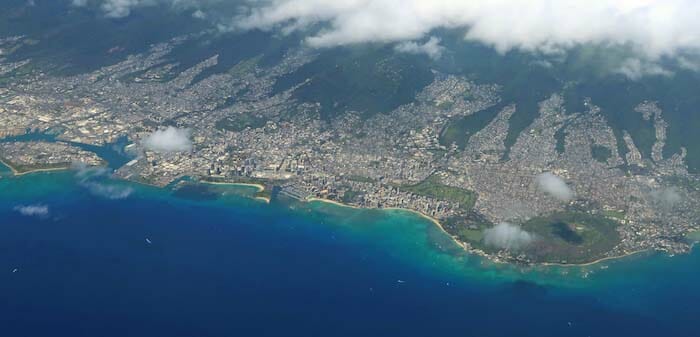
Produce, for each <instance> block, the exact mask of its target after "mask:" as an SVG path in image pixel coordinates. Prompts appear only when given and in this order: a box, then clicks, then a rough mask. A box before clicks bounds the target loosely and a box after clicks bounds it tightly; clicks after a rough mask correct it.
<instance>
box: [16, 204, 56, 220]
mask: <svg viewBox="0 0 700 337" xmlns="http://www.w3.org/2000/svg"><path fill="white" fill-rule="evenodd" d="M14 210H15V211H17V212H19V213H20V214H22V215H25V216H34V217H40V218H44V217H47V216H48V215H49V206H46V205H41V204H36V205H20V206H15V208H14Z"/></svg>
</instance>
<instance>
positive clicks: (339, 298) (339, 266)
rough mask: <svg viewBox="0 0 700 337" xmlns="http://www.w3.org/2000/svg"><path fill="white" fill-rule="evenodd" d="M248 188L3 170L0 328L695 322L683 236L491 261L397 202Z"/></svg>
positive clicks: (697, 271) (404, 329) (694, 327)
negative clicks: (285, 198) (561, 261)
mask: <svg viewBox="0 0 700 337" xmlns="http://www.w3.org/2000/svg"><path fill="white" fill-rule="evenodd" d="M91 179H92V178H91ZM212 190H213V191H214V192H215V193H211V191H212ZM252 193H253V192H252V190H250V189H249V188H248V190H246V188H245V187H222V186H216V187H215V188H214V187H212V188H211V189H210V190H209V191H208V192H207V193H201V194H198V193H196V192H192V193H174V192H173V191H172V190H169V189H158V188H154V187H149V186H142V185H136V184H130V183H126V182H118V181H112V180H110V179H109V178H105V177H102V178H94V179H92V180H90V181H89V182H88V183H86V180H85V179H84V178H83V177H80V176H77V175H76V173H75V172H60V173H49V174H45V173H44V174H29V175H26V176H22V177H11V176H9V175H8V174H5V176H4V177H2V178H0V336H3V337H5V336H6V337H15V336H17V337H20V336H27V337H37V336H70V337H77V336H91V337H93V336H105V337H108V336H115V337H117V336H119V337H124V336H182V337H198V336H202V337H204V336H300V337H301V336H353V337H357V336H382V337H389V336H429V337H432V336H538V337H541V336H557V337H561V336H698V335H700V332H698V324H697V318H698V317H700V307H699V304H698V303H700V288H699V285H700V252H698V251H697V250H696V251H694V252H693V253H692V254H689V255H683V256H674V257H669V256H666V255H663V254H656V253H647V254H640V255H637V256H631V257H628V258H624V259H620V260H616V261H609V262H604V263H601V264H597V265H593V266H588V267H535V268H523V267H515V266H509V265H497V264H492V263H489V262H486V261H484V260H483V259H481V258H479V257H476V256H471V255H468V254H465V253H464V252H462V251H461V250H459V249H458V248H457V247H455V246H454V244H452V243H451V241H450V240H449V238H448V237H446V236H445V234H444V233H442V232H441V231H440V230H439V229H438V228H436V227H435V226H434V225H433V224H432V223H431V222H430V221H428V220H426V219H423V218H421V217H420V216H417V215H415V214H412V213H410V212H406V211H395V210H392V211H388V210H385V211H380V210H358V209H352V208H347V207H342V206H336V205H331V204H326V203H321V202H313V203H308V204H280V203H275V202H273V203H272V204H267V203H265V202H262V201H259V200H253V199H250V198H247V197H245V196H246V195H249V194H252ZM26 206H35V207H37V208H35V209H40V210H43V211H37V212H33V213H32V212H27V211H26V210H27V209H28V208H26ZM22 207H25V208H22ZM23 210H24V213H25V214H23Z"/></svg>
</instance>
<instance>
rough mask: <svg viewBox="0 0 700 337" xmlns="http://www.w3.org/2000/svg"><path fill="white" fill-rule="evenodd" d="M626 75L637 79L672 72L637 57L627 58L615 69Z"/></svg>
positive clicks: (670, 73) (668, 74)
mask: <svg viewBox="0 0 700 337" xmlns="http://www.w3.org/2000/svg"><path fill="white" fill-rule="evenodd" d="M679 62H680V61H679ZM616 72H617V73H619V74H622V75H625V76H627V78H629V79H631V80H639V79H641V78H642V77H645V76H672V75H673V72H671V71H669V70H666V69H664V68H663V67H661V66H660V65H658V64H656V63H654V62H648V61H642V60H640V59H637V58H629V59H627V60H625V61H624V62H622V65H621V66H620V68H618V69H617V71H616Z"/></svg>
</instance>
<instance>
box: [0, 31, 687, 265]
mask: <svg viewBox="0 0 700 337" xmlns="http://www.w3.org/2000/svg"><path fill="white" fill-rule="evenodd" d="M191 38H193V37H192V36H183V37H178V38H176V39H173V40H170V41H168V42H165V43H161V44H157V45H153V46H152V47H151V49H150V50H149V51H148V52H147V53H143V54H138V55H131V56H129V57H128V58H126V59H125V60H123V61H121V62H119V63H116V64H114V65H111V66H107V67H103V68H101V69H99V70H97V71H94V72H89V73H85V74H79V75H71V76H56V75H48V74H45V73H43V72H42V71H40V70H38V68H32V67H31V60H23V61H17V62H10V61H7V59H5V58H4V57H5V56H6V55H10V54H11V53H12V52H13V51H14V50H16V49H17V48H19V46H21V45H22V44H25V43H28V41H27V39H26V38H24V37H21V36H18V37H11V38H4V39H0V77H2V78H3V79H4V80H3V81H2V82H0V138H5V139H8V141H6V142H2V143H0V159H2V161H3V162H4V163H5V164H7V166H9V167H11V168H13V169H14V170H15V171H16V172H26V171H33V170H38V169H51V168H53V169H56V168H64V167H70V166H71V165H72V164H74V163H84V164H87V165H94V166H99V165H104V161H103V159H104V158H102V159H101V158H99V157H97V155H96V154H95V153H93V152H90V151H86V150H85V149H82V148H80V147H79V146H78V145H79V144H87V145H93V146H111V145H112V144H115V143H116V142H117V140H119V139H121V138H123V137H126V138H127V139H128V143H129V145H128V146H127V149H126V150H127V151H128V153H131V154H132V155H133V157H132V158H131V159H132V160H131V161H129V162H128V163H126V164H125V165H123V166H121V167H119V168H116V170H115V172H114V177H118V178H121V179H125V180H130V181H135V182H140V183H146V184H152V185H156V186H163V187H164V186H167V185H169V184H171V183H172V182H174V181H178V180H179V179H181V178H183V177H191V178H193V179H195V180H199V181H208V182H229V183H254V184H260V185H263V186H265V187H266V189H267V190H268V191H272V192H273V193H275V195H276V196H277V197H279V198H287V199H293V200H297V201H301V202H304V201H307V200H310V199H326V200H331V201H337V202H341V203H344V204H348V205H353V206H358V207H366V208H402V209H407V210H412V211H416V212H420V213H421V214H424V215H426V216H428V217H431V218H433V219H436V220H437V221H438V222H439V223H440V224H441V226H442V228H443V229H444V230H445V231H446V232H447V233H449V235H450V236H452V237H453V238H454V239H455V242H457V243H458V244H459V245H461V246H462V247H464V248H465V249H466V250H469V251H471V252H473V253H477V254H481V255H484V256H487V257H489V258H491V259H493V260H497V261H508V262H517V263H523V264H529V263H542V262H546V263H561V264H575V263H588V262H592V261H596V260H600V259H605V258H610V257H618V256H623V255H627V254H631V253H634V252H638V251H644V250H663V251H667V252H669V253H671V254H676V253H684V252H687V251H688V250H689V249H690V248H691V244H692V243H691V241H689V240H687V238H686V236H687V235H688V234H689V233H692V232H694V231H697V230H698V229H699V228H700V227H699V226H700V224H699V223H698V219H700V214H699V212H700V211H699V208H698V205H700V190H699V188H700V179H699V178H698V177H697V176H695V175H693V174H690V173H689V172H688V169H687V164H686V162H685V155H686V152H685V149H682V150H681V151H680V152H678V153H676V154H673V155H670V156H669V155H665V153H664V151H663V149H664V146H665V142H666V140H667V128H668V126H667V122H666V121H665V120H664V112H663V111H662V110H661V109H660V108H659V106H658V105H657V104H655V102H653V101H640V102H639V105H638V107H637V109H636V111H638V113H639V114H640V116H641V117H642V118H643V120H645V121H648V122H650V123H652V124H653V128H654V132H653V133H654V137H655V142H654V145H653V148H652V152H651V156H649V157H646V156H644V155H643V154H642V151H640V150H639V149H638V145H636V144H635V141H634V140H633V138H632V136H630V134H629V133H627V132H626V131H622V137H621V138H622V139H623V140H624V142H620V141H619V140H620V137H619V136H616V134H615V132H616V131H615V130H614V129H613V128H612V127H611V126H610V124H609V123H608V121H607V120H606V118H605V116H604V115H603V114H601V113H600V109H599V108H598V107H597V106H596V102H594V101H591V100H588V101H586V104H585V109H584V111H567V109H566V108H565V101H564V96H563V95H562V94H559V93H553V94H552V95H551V96H550V97H549V98H548V99H546V100H544V101H542V102H540V103H539V115H538V117H537V118H536V119H535V120H534V122H532V123H531V124H530V125H529V126H527V127H526V128H525V129H524V131H523V132H521V133H520V134H519V135H518V136H517V138H516V139H514V142H512V144H508V140H507V139H506V138H507V135H508V129H509V125H510V119H511V116H512V115H513V114H514V112H515V111H517V109H519V107H518V106H517V104H510V103H508V102H502V101H501V97H500V96H499V93H500V90H501V88H500V86H499V84H498V83H493V84H485V83H478V82H475V81H473V80H470V79H468V78H466V77H458V76H454V75H448V74H441V73H435V77H434V78H435V79H434V80H433V82H432V83H431V84H430V85H428V86H427V87H426V88H424V89H422V90H421V91H420V92H419V93H417V95H416V96H415V99H414V100H413V102H411V103H408V104H404V105H402V106H400V107H398V108H396V109H394V110H392V111H384V112H382V113H377V114H366V113H364V112H362V111H345V112H343V113H337V114H334V115H332V116H330V117H328V116H324V115H322V113H321V109H322V106H321V104H320V103H318V104H313V103H308V102H302V101H300V100H297V99H295V97H294V96H293V92H294V90H296V89H297V88H299V87H303V86H306V85H309V84H310V83H309V81H312V80H311V79H309V80H307V81H303V82H301V83H299V84H297V85H296V86H294V87H292V88H291V89H288V90H284V91H281V92H276V91H275V90H274V85H275V82H276V81H277V79H278V78H280V77H281V76H283V75H285V74H290V73H292V72H294V71H295V70H297V69H299V68H300V67H302V66H304V65H305V64H308V63H309V62H311V61H313V60H314V58H315V57H316V56H317V55H316V54H315V53H314V52H313V51H310V50H307V49H303V48H298V49H291V50H290V51H288V52H287V53H286V54H285V55H284V57H283V58H282V60H281V61H280V62H278V63H277V64H275V65H273V66H266V67H262V66H260V65H259V64H258V61H259V60H258V59H257V58H252V59H248V60H245V61H242V62H240V63H238V64H236V65H235V66H233V67H232V68H231V69H229V70H228V71H227V72H223V73H214V74H211V75H208V76H201V75H202V74H204V73H205V72H206V70H207V69H209V68H211V67H214V66H216V65H217V64H218V63H219V55H211V57H210V58H208V59H206V60H204V61H202V62H201V63H199V64H196V65H195V66H194V67H191V68H189V69H186V70H184V71H180V72H175V71H174V69H177V68H178V66H179V65H178V64H176V63H173V62H171V61H169V58H168V57H167V56H168V54H169V53H170V52H171V51H172V50H173V48H175V47H176V46H178V45H179V44H182V43H184V42H185V41H187V40H188V39H191ZM387 71H389V70H387ZM7 78H10V80H7ZM504 103H508V104H504ZM489 109H497V110H496V111H495V114H494V115H495V117H494V118H492V119H490V120H489V121H487V123H484V125H483V127H479V128H477V129H474V130H469V131H467V132H466V133H463V134H461V137H463V138H466V139H463V141H461V144H459V142H450V141H446V140H445V139H452V138H453V137H452V135H448V134H447V133H453V132H455V130H453V128H452V124H451V121H454V120H456V119H460V118H468V117H469V116H474V115H475V114H477V113H480V112H483V111H488V110H489ZM27 133H38V134H50V135H53V136H55V140H54V141H52V142H48V141H43V140H38V141H24V142H23V141H11V140H12V139H13V138H16V137H18V136H22V135H25V134H27ZM621 149H624V150H625V151H624V153H622V152H621ZM552 186H554V187H553V188H552ZM494 228H502V229H504V230H506V231H511V232H512V233H515V235H513V236H509V237H507V238H505V239H506V240H507V242H503V241H502V239H503V237H498V236H497V235H496V236H494V235H495V234H494V233H496V232H495V231H496V229H494ZM499 240H500V241H499Z"/></svg>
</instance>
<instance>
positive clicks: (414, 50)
mask: <svg viewBox="0 0 700 337" xmlns="http://www.w3.org/2000/svg"><path fill="white" fill-rule="evenodd" d="M396 50H397V51H400V52H402V53H409V54H425V55H428V57H430V58H431V59H433V60H437V59H439V58H440V57H441V56H442V53H443V51H445V48H444V47H443V46H441V45H440V39H439V38H436V37H434V36H433V37H431V38H430V39H429V40H428V41H426V42H425V43H424V44H418V43H417V42H414V41H407V42H402V43H400V44H398V45H397V46H396Z"/></svg>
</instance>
